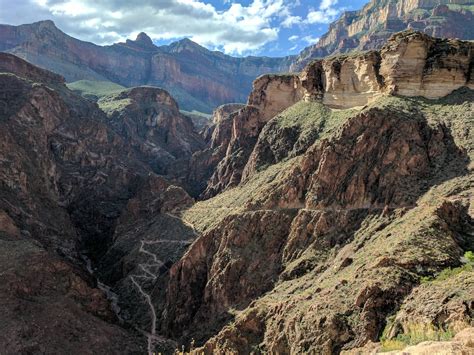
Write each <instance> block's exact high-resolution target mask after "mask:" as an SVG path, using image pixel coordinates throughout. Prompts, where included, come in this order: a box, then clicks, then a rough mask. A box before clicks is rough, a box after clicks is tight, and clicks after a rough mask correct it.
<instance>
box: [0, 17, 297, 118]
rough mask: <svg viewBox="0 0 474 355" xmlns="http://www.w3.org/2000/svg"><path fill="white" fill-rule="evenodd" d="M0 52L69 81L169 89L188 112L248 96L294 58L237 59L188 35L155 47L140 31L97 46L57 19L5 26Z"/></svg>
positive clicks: (1, 31)
mask: <svg viewBox="0 0 474 355" xmlns="http://www.w3.org/2000/svg"><path fill="white" fill-rule="evenodd" d="M0 50H1V51H5V52H9V53H13V54H15V55H17V56H19V57H21V58H23V59H25V60H27V61H29V62H31V63H33V64H35V65H38V66H40V67H43V68H46V69H49V70H52V71H55V72H57V73H58V74H61V75H63V76H64V77H65V78H66V80H67V81H68V82H75V81H78V80H98V81H112V82H114V83H117V84H120V85H123V86H126V87H132V86H139V85H154V86H159V87H162V88H164V89H166V90H168V91H169V92H170V93H171V94H172V95H173V96H174V97H175V98H176V99H177V101H178V102H179V103H180V106H181V108H183V109H186V110H190V111H191V110H193V109H195V110H198V111H202V112H211V111H212V109H213V108H214V107H217V106H219V105H221V104H224V103H227V102H242V101H244V100H245V99H246V98H247V95H248V93H249V91H250V88H251V85H252V81H253V80H254V79H255V78H256V77H257V76H259V75H260V74H263V73H267V72H280V71H287V70H288V67H289V65H290V60H291V58H265V57H246V58H234V57H231V56H227V55H224V54H222V53H220V52H211V51H209V50H207V49H205V48H204V47H201V46H199V45H198V44H196V43H194V42H192V41H190V40H188V39H184V40H182V41H179V42H176V43H173V44H171V45H169V46H161V47H157V46H155V45H154V44H153V43H152V41H151V39H150V38H149V37H148V36H147V35H146V34H144V33H140V34H139V35H138V37H137V39H136V40H135V41H132V40H127V41H126V42H125V43H117V44H114V45H112V46H104V47H101V46H97V45H94V44H92V43H88V42H83V41H80V40H77V39H75V38H72V37H70V36H68V35H66V34H65V33H63V32H61V31H60V30H59V29H58V28H57V27H56V26H55V25H54V23H53V22H52V21H42V22H37V23H33V24H28V25H21V26H8V25H0Z"/></svg>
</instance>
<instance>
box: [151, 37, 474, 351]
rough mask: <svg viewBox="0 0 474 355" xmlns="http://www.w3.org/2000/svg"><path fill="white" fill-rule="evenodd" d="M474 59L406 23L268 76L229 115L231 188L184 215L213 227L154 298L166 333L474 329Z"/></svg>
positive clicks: (389, 336)
mask: <svg viewBox="0 0 474 355" xmlns="http://www.w3.org/2000/svg"><path fill="white" fill-rule="evenodd" d="M472 60H473V59H472V43H469V42H463V41H454V40H439V39H434V38H432V37H429V36H427V35H425V34H421V33H413V32H404V33H401V34H398V35H395V36H393V37H392V38H391V39H390V40H389V41H388V43H387V44H386V45H385V46H384V47H383V48H382V49H381V50H380V51H371V52H367V53H363V54H358V55H354V56H339V57H333V58H328V59H324V60H319V61H316V62H313V63H311V64H310V65H308V67H307V68H305V70H303V72H302V73H301V74H299V75H289V76H265V77H263V78H260V79H259V80H257V81H256V82H255V84H254V91H253V92H252V94H251V95H250V97H249V102H248V105H247V106H246V107H244V108H241V109H240V110H239V111H237V112H234V113H233V114H231V115H230V116H229V119H231V120H232V122H233V125H232V131H231V132H230V140H228V141H229V145H228V148H227V152H226V156H225V157H224V159H223V160H222V161H221V163H219V164H218V165H217V167H216V173H215V175H214V176H213V178H214V177H216V176H220V177H221V178H222V180H220V181H221V183H222V185H221V186H222V188H223V189H224V191H223V192H222V189H221V190H220V192H214V193H216V195H215V196H214V197H212V198H210V199H208V200H205V201H201V202H198V203H196V204H195V205H193V206H192V207H191V208H189V209H188V210H186V211H185V212H184V214H183V218H184V219H185V220H186V221H187V222H188V223H190V224H192V225H193V226H194V228H195V230H196V231H197V232H198V233H199V234H200V235H201V236H200V237H199V238H198V239H197V240H196V241H195V242H194V243H193V244H192V245H191V246H190V248H189V249H188V250H187V252H186V254H185V255H184V256H183V257H182V258H181V260H180V261H179V262H177V263H176V264H175V265H173V266H172V267H171V270H170V274H169V283H168V288H167V293H166V301H165V305H163V299H160V298H155V299H154V302H155V303H156V304H157V305H160V307H162V308H163V310H164V311H163V313H162V315H161V319H160V320H159V322H158V326H159V327H160V329H161V332H162V333H163V334H165V335H167V336H169V337H171V338H173V339H176V340H177V341H178V342H180V343H181V344H183V345H185V346H188V345H189V344H190V343H191V339H194V340H195V341H196V342H197V344H198V345H201V347H199V348H198V349H197V350H196V353H200V352H204V353H208V354H211V353H235V354H240V353H251V352H264V353H265V352H269V353H325V354H332V353H340V352H341V351H343V350H344V351H350V350H351V349H356V348H360V347H362V346H365V345H366V344H372V342H375V343H377V345H374V347H373V348H371V349H372V350H373V349H375V348H377V347H378V349H383V350H387V349H390V346H395V345H396V346H397V347H398V349H401V348H403V347H404V346H406V345H407V344H412V343H414V342H416V341H417V340H415V339H418V338H416V337H417V336H419V335H417V334H419V333H420V332H421V333H422V334H423V335H422V336H419V337H420V339H425V340H440V339H441V338H442V337H446V339H449V337H452V336H453V334H455V333H456V332H461V330H462V329H464V328H466V327H469V326H472V325H473V324H474V323H473V319H472V311H473V308H472V307H473V305H474V299H473V297H472V288H473V287H474V284H473V283H472V280H471V274H472V262H471V261H468V260H467V259H465V258H464V257H463V255H465V254H466V252H468V251H470V250H472V249H473V248H474V240H473V238H472V235H473V234H472V233H473V231H474V224H473V220H472V207H470V206H472V202H473V201H472V191H473V188H474V185H473V183H474V182H473V179H472V177H473V174H472V157H473V156H472V154H473V150H472V142H473V137H472V129H471V128H470V127H471V126H472V124H473V121H472V120H473V116H472V112H473V103H474V95H473V91H472V90H471V89H470V88H472V81H471V75H470V70H471V67H470V64H468V63H472ZM409 73H410V74H409ZM435 78H436V79H435ZM432 80H433V81H432ZM434 80H438V85H435V84H434ZM224 141H226V142H227V140H224ZM232 142H235V143H234V145H232V144H233V143H232ZM233 147H238V148H239V149H235V150H234V148H233ZM224 164H225V165H224ZM223 167H225V169H224V168H223ZM221 172H223V173H222V174H221ZM219 174H220V175H219ZM213 178H211V180H210V185H208V187H209V186H218V185H216V184H215V181H214V180H213ZM229 182H230V183H229ZM225 184H229V185H227V186H225ZM229 186H232V187H231V188H229ZM466 255H467V254H466ZM460 278H462V279H463V280H465V282H461V283H460V282H459V279H460ZM420 329H421V330H420ZM417 332H418V333H417ZM459 339H461V335H460V336H459ZM418 341H419V340H418ZM380 342H381V343H380ZM394 344H395V345H394ZM463 344H464V343H461V342H460V341H459V340H456V341H453V342H452V344H451V343H449V344H448V343H447V344H445V345H444V346H445V347H446V349H448V348H449V347H450V346H453V347H458V348H459V349H461V348H463V347H464V348H463V349H464V350H466V349H467V350H466V351H469V350H470V349H471V348H472V344H471V345H469V344H467V345H463ZM364 349H369V348H364ZM453 349H454V348H453ZM372 350H370V351H372ZM354 351H355V352H354V353H357V351H362V353H363V351H365V350H354ZM349 353H350V352H349Z"/></svg>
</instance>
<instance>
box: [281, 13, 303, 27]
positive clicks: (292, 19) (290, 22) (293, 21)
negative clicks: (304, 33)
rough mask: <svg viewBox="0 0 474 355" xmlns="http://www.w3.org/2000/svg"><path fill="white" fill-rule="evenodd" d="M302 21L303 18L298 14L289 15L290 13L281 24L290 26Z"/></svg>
mask: <svg viewBox="0 0 474 355" xmlns="http://www.w3.org/2000/svg"><path fill="white" fill-rule="evenodd" d="M302 21H303V19H302V18H301V17H300V16H291V15H290V16H288V17H287V18H285V19H284V20H283V21H282V23H281V25H282V26H283V27H285V28H290V27H292V26H293V25H299V24H301V22H302Z"/></svg>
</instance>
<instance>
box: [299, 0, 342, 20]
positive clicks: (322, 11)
mask: <svg viewBox="0 0 474 355" xmlns="http://www.w3.org/2000/svg"><path fill="white" fill-rule="evenodd" d="M337 1H338V0H322V2H321V4H319V8H318V10H314V9H313V10H311V11H309V12H308V15H307V17H306V20H305V23H308V24H315V23H324V24H328V23H331V22H332V21H334V20H335V19H336V17H337V15H339V13H340V11H341V10H342V9H336V8H335V7H334V6H336V5H337Z"/></svg>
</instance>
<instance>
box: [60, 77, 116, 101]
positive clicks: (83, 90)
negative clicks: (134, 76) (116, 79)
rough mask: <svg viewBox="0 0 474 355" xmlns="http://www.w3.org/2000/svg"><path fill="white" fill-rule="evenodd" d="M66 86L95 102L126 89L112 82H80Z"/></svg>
mask: <svg viewBox="0 0 474 355" xmlns="http://www.w3.org/2000/svg"><path fill="white" fill-rule="evenodd" d="M66 85H67V87H68V88H69V89H70V90H72V91H74V92H76V93H78V94H79V95H81V96H84V97H85V98H88V99H92V100H94V101H97V100H99V99H100V98H102V97H104V96H107V95H110V94H113V93H117V92H120V91H122V90H124V89H125V87H124V86H122V85H119V84H116V83H113V82H111V81H92V80H79V81H75V82H73V83H69V84H66Z"/></svg>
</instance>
